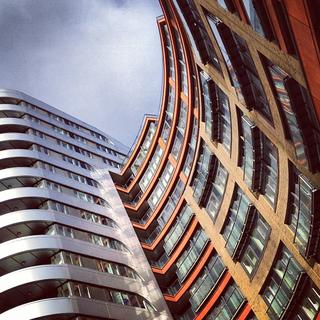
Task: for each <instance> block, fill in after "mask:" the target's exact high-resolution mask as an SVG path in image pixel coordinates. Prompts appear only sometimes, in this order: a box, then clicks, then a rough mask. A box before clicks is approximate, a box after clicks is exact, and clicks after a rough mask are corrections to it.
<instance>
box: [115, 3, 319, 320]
mask: <svg viewBox="0 0 320 320" xmlns="http://www.w3.org/2000/svg"><path fill="white" fill-rule="evenodd" d="M160 4H161V6H162V9H163V12H164V16H163V17H161V18H158V21H157V22H158V27H159V31H160V39H161V44H162V53H163V69H164V72H163V97H162V106H161V111H160V114H159V116H158V117H151V116H150V117H146V119H145V123H144V127H143V130H141V133H140V135H139V138H138V139H137V142H136V144H135V148H134V149H133V151H132V152H131V156H130V157H129V159H128V160H127V162H126V164H125V166H124V168H123V169H122V170H121V173H120V175H119V174H112V177H113V180H114V181H115V183H116V186H117V190H118V192H119V195H120V197H121V199H122V201H123V203H124V206H125V209H126V211H127V213H128V216H129V217H130V219H131V221H132V224H133V227H134V229H135V231H136V233H137V235H138V237H139V239H140V242H141V246H142V248H143V249H144V252H145V254H146V256H147V258H148V260H149V262H150V265H151V266H152V270H153V273H154V275H155V277H156V279H157V280H158V283H159V286H160V288H161V290H162V292H163V295H164V298H165V300H166V302H167V304H168V306H169V308H170V310H171V312H172V315H173V317H174V319H179V320H180V319H181V320H189V319H197V320H200V319H212V320H217V319H218V320H222V319H223V320H229V319H230V320H231V319H239V320H240V319H241V320H244V319H263V320H264V319H288V320H291V319H294V320H298V319H299V320H300V319H301V320H302V319H303V320H304V319H309V320H315V319H317V320H319V319H320V316H319V309H320V289H319V287H320V250H319V248H320V247H319V234H320V225H319V221H320V219H319V212H320V203H319V200H320V198H319V188H320V175H319V169H320V148H319V145H320V128H319V118H320V100H319V99H320V96H319V92H320V91H319V88H320V76H319V75H320V72H319V71H320V70H319V69H320V63H319V19H318V17H317V14H318V13H319V10H320V8H319V3H318V1H309V0H261V1H260V0H259V1H255V0H217V1H215V0H210V1H209V0H160Z"/></svg>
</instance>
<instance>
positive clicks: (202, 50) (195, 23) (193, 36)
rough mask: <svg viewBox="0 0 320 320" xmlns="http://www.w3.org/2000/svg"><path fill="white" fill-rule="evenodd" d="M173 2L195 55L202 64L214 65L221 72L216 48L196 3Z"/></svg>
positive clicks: (189, 0) (182, 0) (176, 0)
mask: <svg viewBox="0 0 320 320" xmlns="http://www.w3.org/2000/svg"><path fill="white" fill-rule="evenodd" d="M173 2H174V4H175V7H176V8H177V11H178V13H179V16H180V19H181V21H182V23H183V24H184V27H185V29H186V32H187V34H188V37H189V41H190V42H191V45H192V48H193V51H194V53H195V54H196V55H197V56H198V57H199V58H200V59H201V62H202V63H204V64H206V63H212V64H213V65H214V66H215V67H216V68H217V69H218V70H220V65H219V61H218V58H217V55H216V53H215V50H214V47H213V45H212V43H211V41H210V38H209V35H208V33H207V31H206V28H205V26H204V24H203V22H202V20H201V17H200V14H199V12H198V10H197V7H196V5H195V3H194V1H193V0H173Z"/></svg>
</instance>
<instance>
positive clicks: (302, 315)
mask: <svg viewBox="0 0 320 320" xmlns="http://www.w3.org/2000/svg"><path fill="white" fill-rule="evenodd" d="M319 311H320V290H319V288H317V287H316V286H315V284H314V283H313V282H312V281H311V280H310V279H309V281H308V282H307V283H306V285H305V287H304V290H303V296H302V297H301V298H300V299H299V300H298V301H297V304H296V307H295V309H294V310H293V312H292V314H291V316H292V318H291V319H293V320H315V319H316V317H317V315H318V313H319Z"/></svg>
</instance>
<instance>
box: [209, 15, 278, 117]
mask: <svg viewBox="0 0 320 320" xmlns="http://www.w3.org/2000/svg"><path fill="white" fill-rule="evenodd" d="M207 19H208V22H209V25H210V27H211V30H212V32H213V34H214V36H215V39H216V41H217V43H218V46H219V47H220V50H221V53H222V55H223V57H224V60H225V63H226V65H227V67H228V71H229V75H230V80H231V82H232V85H233V86H234V88H235V90H236V93H237V96H238V99H239V100H240V101H241V102H243V103H245V104H246V105H247V107H248V109H256V110H258V111H259V112H261V113H262V114H263V115H264V116H265V117H266V118H267V119H268V120H269V121H272V117H271V111H270V107H269V103H268V99H267V97H266V94H265V92H264V89H263V87H262V83H261V81H260V76H259V74H258V72H257V69H256V67H255V64H254V62H253V60H252V57H251V54H250V51H249V48H248V46H247V44H246V42H245V40H244V39H242V38H241V37H240V36H239V35H237V34H236V33H234V32H233V31H232V30H230V29H229V28H228V27H227V26H226V25H225V24H224V23H223V22H222V21H221V20H219V19H218V18H217V17H214V16H212V15H211V14H209V13H208V14H207Z"/></svg>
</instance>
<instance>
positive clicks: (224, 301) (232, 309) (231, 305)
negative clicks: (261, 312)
mask: <svg viewBox="0 0 320 320" xmlns="http://www.w3.org/2000/svg"><path fill="white" fill-rule="evenodd" d="M244 301H245V300H244V297H243V295H242V293H241V291H240V289H239V288H238V286H237V285H236V284H235V283H233V284H231V285H229V286H228V288H227V289H226V290H225V292H224V293H223V294H222V295H221V296H220V298H219V301H218V303H217V304H215V306H214V307H213V310H212V311H211V312H210V313H209V315H208V317H207V318H206V319H207V320H231V319H234V318H235V315H236V314H237V312H238V310H239V309H240V307H241V306H242V304H243V302H244Z"/></svg>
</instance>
